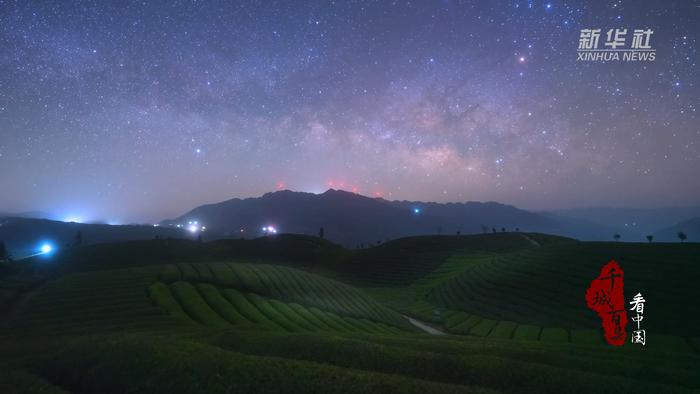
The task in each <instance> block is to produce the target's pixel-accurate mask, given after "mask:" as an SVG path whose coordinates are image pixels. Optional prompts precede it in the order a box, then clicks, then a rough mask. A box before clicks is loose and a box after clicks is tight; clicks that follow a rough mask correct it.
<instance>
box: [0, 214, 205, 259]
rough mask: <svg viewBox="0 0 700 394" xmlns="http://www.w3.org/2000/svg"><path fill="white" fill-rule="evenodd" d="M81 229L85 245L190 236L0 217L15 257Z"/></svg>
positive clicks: (61, 242)
mask: <svg viewBox="0 0 700 394" xmlns="http://www.w3.org/2000/svg"><path fill="white" fill-rule="evenodd" d="M78 231H80V232H81V233H82V239H83V244H84V245H90V244H96V243H103V242H120V241H130V240H138V239H153V238H155V237H156V236H159V237H169V238H185V237H190V238H191V237H192V236H191V235H189V234H187V233H186V232H185V231H184V230H183V229H179V228H161V227H153V226H138V225H128V226H111V225H108V224H87V223H66V222H59V221H55V220H46V219H28V218H2V219H0V241H3V242H5V244H6V246H7V248H8V249H9V250H10V253H12V255H13V256H14V257H15V258H23V257H26V256H29V255H31V254H34V253H36V252H37V249H38V248H39V245H40V244H41V243H42V242H51V243H52V244H54V245H55V246H57V247H62V246H65V245H69V244H72V243H73V242H74V240H75V236H76V234H77V233H78Z"/></svg>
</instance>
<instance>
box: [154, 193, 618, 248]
mask: <svg viewBox="0 0 700 394" xmlns="http://www.w3.org/2000/svg"><path fill="white" fill-rule="evenodd" d="M193 221H197V222H198V223H199V224H200V225H203V226H206V227H207V229H208V231H209V230H210V231H212V232H213V233H216V234H219V235H221V236H223V237H234V238H238V237H246V238H251V237H257V236H260V235H263V234H264V231H263V227H266V226H274V227H275V229H276V230H277V231H280V232H285V233H297V234H308V235H318V233H319V229H320V228H321V227H323V228H324V233H325V237H326V238H327V239H329V240H332V241H334V242H337V243H340V244H342V245H343V246H346V247H350V248H354V247H357V246H368V245H370V244H376V243H378V242H384V241H386V240H389V239H395V238H401V237H407V236H413V235H428V234H456V233H457V232H460V233H462V234H475V233H481V232H484V231H487V232H492V231H493V230H494V229H495V230H496V231H498V232H501V231H502V229H505V230H506V231H514V230H515V229H516V228H517V229H519V230H520V231H528V232H541V233H551V234H558V235H564V236H570V237H575V238H580V239H610V237H611V236H612V233H611V232H610V231H609V230H608V229H607V228H605V227H603V226H598V225H595V224H590V223H585V222H582V221H579V220H576V219H569V218H559V217H553V216H548V215H542V214H537V213H533V212H529V211H526V210H522V209H518V208H516V207H513V206H511V205H504V204H499V203H496V202H466V203H447V204H440V203H423V202H417V201H387V200H384V199H379V198H369V197H365V196H362V195H359V194H355V193H349V192H345V191H340V190H333V189H330V190H328V191H326V192H325V193H322V194H312V193H302V192H292V191H288V190H285V191H279V192H274V193H267V194H265V195H263V196H262V197H258V198H246V199H238V198H236V199H231V200H227V201H223V202H220V203H216V204H209V205H203V206H200V207H197V208H195V209H193V210H191V211H189V212H187V213H186V214H184V215H182V216H180V217H178V218H175V219H172V220H166V221H163V222H161V225H162V226H164V227H174V226H177V225H181V226H187V225H188V223H189V222H193Z"/></svg>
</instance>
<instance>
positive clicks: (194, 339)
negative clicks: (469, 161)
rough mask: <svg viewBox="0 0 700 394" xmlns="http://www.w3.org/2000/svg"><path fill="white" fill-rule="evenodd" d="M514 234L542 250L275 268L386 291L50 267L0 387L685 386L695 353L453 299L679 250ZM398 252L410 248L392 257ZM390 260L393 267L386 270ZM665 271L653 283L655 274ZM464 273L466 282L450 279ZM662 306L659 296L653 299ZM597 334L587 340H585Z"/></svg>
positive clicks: (290, 280)
mask: <svg viewBox="0 0 700 394" xmlns="http://www.w3.org/2000/svg"><path fill="white" fill-rule="evenodd" d="M528 237H529V238H530V239H534V240H536V241H537V242H538V243H540V244H542V245H543V246H542V247H535V246H534V245H533V244H532V243H531V242H530V240H528V239H526V238H524V237H523V236H522V235H521V234H494V235H483V236H477V237H467V236H464V237H426V239H411V240H400V242H399V241H397V242H395V243H391V242H390V243H387V244H385V245H383V246H380V247H375V248H371V249H369V250H366V251H363V252H362V253H363V254H364V258H363V259H366V260H362V259H360V260H358V259H359V257H358V256H359V254H358V255H355V256H354V257H353V259H355V260H349V261H355V263H357V261H369V262H372V264H369V263H362V264H357V265H353V266H348V267H343V268H340V269H338V264H339V263H340V262H341V260H333V261H330V262H325V263H323V264H319V263H315V264H312V265H304V264H300V263H294V262H292V263H287V265H295V266H297V267H302V268H305V269H307V270H311V271H314V272H326V273H330V275H331V276H333V277H335V278H341V279H343V280H348V281H351V282H353V283H359V284H364V285H365V286H367V285H377V284H381V285H382V286H385V287H383V288H368V289H365V291H359V290H357V289H356V288H353V287H351V286H347V285H344V284H342V283H340V282H337V281H333V280H329V279H327V278H323V277H320V276H317V275H310V274H308V273H306V272H302V271H299V270H296V269H290V268H289V267H280V266H272V265H267V264H254V265H251V264H241V263H235V264H232V263H185V262H181V263H179V264H160V265H157V266H144V264H143V263H142V262H133V261H130V262H129V263H128V265H129V266H132V267H134V268H131V269H119V270H111V271H95V272H84V273H75V274H70V275H63V276H62V277H60V278H59V279H57V280H55V281H51V282H49V283H47V284H46V286H45V287H44V288H43V289H42V291H41V292H39V293H37V294H36V295H35V296H34V297H32V298H31V299H29V300H28V301H27V302H26V303H25V304H24V305H22V308H21V309H20V310H19V311H18V312H17V313H15V314H14V315H13V316H12V319H11V321H10V326H9V328H8V327H4V328H2V327H1V326H0V342H2V343H0V346H2V348H3V349H4V356H3V357H2V359H1V360H0V367H1V368H2V370H3V372H2V377H3V379H0V381H2V382H3V383H2V384H0V389H2V388H3V384H4V385H5V387H13V386H12V385H13V384H17V385H18V386H20V385H21V387H23V388H25V391H26V392H57V393H60V392H84V393H92V392H100V393H102V392H124V391H131V392H173V393H177V392H195V391H200V392H201V391H207V392H228V391H230V390H233V391H247V390H250V389H251V388H252V387H255V388H256V389H257V390H259V391H265V392H276V391H283V392H302V391H303V392H308V391H318V392H333V391H342V392H347V391H363V392H411V391H421V392H442V391H448V392H451V391H454V392H479V391H483V390H495V391H501V392H543V391H547V392H591V391H603V390H607V391H610V392H632V391H633V392H684V391H685V389H684V388H695V389H700V375H699V374H698V372H697V370H696V369H695V368H693V367H694V366H695V365H697V363H698V361H700V356H698V355H697V354H696V353H693V352H685V353H677V352H675V351H674V350H678V349H675V348H672V347H668V346H664V347H661V348H658V349H657V350H654V349H653V347H651V346H650V347H648V348H647V349H644V350H645V351H643V352H641V351H639V350H640V349H639V348H634V349H610V348H608V347H605V346H600V345H599V343H600V341H599V340H600V335H599V333H597V331H596V330H592V329H591V330H571V331H569V330H564V329H563V327H557V326H556V325H555V324H548V323H549V322H550V321H549V320H544V319H552V318H553V317H552V315H557V313H558V311H559V308H562V307H561V302H558V301H555V300H551V302H550V303H547V302H545V301H547V300H544V299H540V304H542V305H539V308H540V309H538V311H540V313H541V315H528V316H540V319H541V320H532V321H530V324H523V323H524V321H521V320H518V319H515V318H514V317H515V314H510V315H508V314H507V312H508V311H509V309H508V308H505V307H503V305H499V303H498V302H497V301H494V300H493V299H495V298H496V299H497V298H498V297H490V298H491V299H490V300H488V301H489V302H488V303H487V302H481V303H474V304H471V303H465V301H464V300H465V299H466V300H471V299H475V300H477V298H476V297H478V296H488V295H489V294H491V295H493V294H499V295H500V294H502V293H503V294H505V295H504V297H507V294H508V293H507V292H505V291H504V289H509V288H510V287H511V286H513V285H515V284H518V282H517V281H513V280H512V276H509V275H507V274H509V273H511V272H516V273H518V274H519V275H523V276H524V274H522V272H521V271H523V270H525V271H526V268H528V267H530V269H531V270H535V271H536V272H538V273H540V272H548V273H551V275H555V274H556V273H557V272H558V271H557V269H559V268H561V267H559V266H557V265H556V262H559V261H562V256H566V258H568V259H573V258H576V256H580V261H579V263H578V265H577V266H581V267H583V266H584V265H586V264H588V266H590V267H593V268H595V267H597V268H599V266H600V265H602V263H600V264H598V262H595V263H589V262H588V259H593V258H597V257H596V256H599V255H601V256H602V255H606V254H611V253H612V254H613V255H614V256H615V257H617V258H620V261H621V263H622V266H623V269H625V270H626V273H627V275H628V278H629V282H628V283H630V284H628V286H632V285H639V286H641V285H646V287H647V288H648V287H649V283H651V284H652V285H653V284H654V283H656V282H653V281H650V282H644V280H640V278H642V279H644V278H653V273H654V272H656V271H655V270H651V269H649V270H641V269H639V270H638V269H637V268H638V267H649V265H648V263H647V260H648V259H652V260H653V259H659V258H660V257H663V259H665V260H666V261H668V262H669V263H668V264H670V265H669V267H677V266H678V265H679V264H680V265H681V266H682V267H683V268H684V269H685V270H686V273H687V272H696V271H697V268H696V267H697V265H695V266H690V265H688V264H690V263H688V261H691V262H692V261H693V259H692V258H691V259H690V260H688V258H687V255H688V254H689V253H691V255H692V253H694V252H695V250H694V249H693V250H690V249H689V250H685V249H682V250H681V249H678V248H669V249H668V250H660V249H659V250H656V249H655V250H643V251H642V252H641V253H635V252H634V251H635V250H638V248H637V249H635V248H636V246H634V247H630V248H626V247H625V246H624V245H623V244H612V245H611V244H588V243H576V242H573V243H572V242H571V241H568V240H566V239H561V238H558V237H548V236H544V235H537V234H528ZM205 245H206V244H205ZM652 246H656V245H652ZM582 248H583V249H582ZM586 248H592V249H591V250H590V251H589V250H587V249H586ZM436 251H437V252H436ZM130 253H133V251H132V252H130ZM567 253H568V254H567ZM411 254H417V255H421V256H423V257H421V258H415V259H409V260H401V256H407V255H411ZM551 254H553V256H552V255H551ZM676 254H678V255H676ZM697 255H698V254H695V256H697ZM392 256H399V258H394V257H392ZM429 256H432V257H429ZM514 256H517V257H516V258H514ZM684 256H685V257H684ZM496 257H497V258H496ZM401 261H403V264H404V265H405V267H404V268H403V269H401V270H396V269H395V268H396V266H397V265H398V264H400V263H401ZM426 262H427V263H426ZM497 262H498V263H497ZM547 262H549V264H550V266H547ZM114 264H116V262H115V263H114ZM498 264H501V266H498ZM644 264H647V265H644ZM683 264H686V265H683ZM491 265H494V266H491ZM504 265H505V266H504ZM551 265H554V266H553V267H552V266H551ZM319 266H320V268H319ZM511 266H512V268H513V269H510V268H509V267H511ZM92 267H95V265H92ZM387 267H394V268H391V269H390V268H387ZM487 267H490V268H487ZM496 267H500V270H499V269H496ZM581 270H583V268H581ZM694 270H695V271H694ZM571 271H572V270H571V267H568V268H566V269H563V268H562V269H561V270H560V272H564V273H565V274H561V273H560V274H559V275H565V276H566V279H567V280H562V281H558V282H557V281H554V282H548V281H545V280H543V281H542V282H537V286H536V287H534V288H536V289H538V290H539V289H540V288H542V292H543V293H547V292H549V291H550V290H551V289H550V288H547V286H546V284H547V283H555V284H558V286H559V288H558V289H557V290H558V291H561V292H562V294H566V291H569V292H570V294H572V295H575V296H576V297H582V294H583V290H584V289H585V286H584V288H582V289H577V291H573V290H571V289H569V290H567V289H568V288H573V287H575V286H577V285H578V283H576V282H572V281H571V280H570V279H571V278H574V277H576V274H575V273H573V274H572V273H571ZM391 272H395V274H391ZM640 272H643V273H645V275H647V276H644V277H642V276H640V275H641V274H640ZM595 274H597V272H595V273H593V274H592V275H590V276H591V277H590V278H588V279H587V280H590V279H592V277H593V276H595ZM585 275H588V273H585ZM664 275H666V277H668V273H666V272H665V271H664ZM582 276H584V274H582ZM382 277H383V279H381V278H382ZM377 278H380V279H381V280H379V281H378V280H377ZM484 278H486V279H487V280H485V279H484ZM516 278H520V276H517V277H516ZM526 278H527V277H526ZM477 279H478V281H477ZM677 279H678V280H675V281H673V282H670V283H665V284H664V286H671V284H672V285H673V286H678V285H679V284H680V285H682V284H683V281H682V280H683V278H677ZM528 280H532V279H528ZM470 281H475V286H472V287H467V286H460V284H462V285H464V284H468V283H471V282H470ZM499 281H504V283H499ZM522 283H523V285H522V286H524V287H521V288H520V289H521V290H523V289H527V290H531V289H532V288H533V286H529V287H528V286H527V280H526V281H524V282H522ZM533 283H535V281H533ZM476 284H478V285H479V286H486V285H487V287H485V288H482V287H478V286H476ZM488 286H490V287H488ZM652 287H653V286H652ZM514 288H517V287H514ZM628 288H629V287H628ZM680 289H681V291H683V292H687V293H686V294H692V292H691V291H690V290H687V289H684V288H683V287H681V288H680ZM565 290H566V291H565ZM467 291H473V292H472V293H468V292H467ZM642 292H643V293H644V294H645V295H646V294H647V291H646V290H642ZM367 293H369V294H371V295H373V296H374V298H373V297H368V296H367V295H366V294H367ZM579 293H580V294H579ZM648 293H649V294H650V295H649V296H648V299H649V300H651V299H652V296H651V294H653V295H654V297H656V292H655V291H653V290H650V291H648ZM438 294H439V296H438ZM547 294H548V293H547ZM375 299H379V300H381V301H382V303H383V304H384V305H389V306H391V307H392V308H395V309H398V310H400V311H402V312H408V313H411V314H413V315H416V316H420V317H423V318H424V319H426V320H430V319H432V318H433V317H434V316H433V312H434V310H435V309H438V310H440V311H441V313H440V315H439V316H438V320H439V321H440V324H443V325H444V326H446V327H447V328H448V329H449V330H450V331H452V332H455V333H462V334H469V336H449V337H442V338H438V337H431V336H427V335H417V334H409V333H408V331H406V330H408V329H410V327H406V326H405V322H404V321H403V320H401V319H400V317H398V315H397V314H396V313H395V312H393V311H391V310H389V309H387V308H386V307H384V306H382V305H380V304H378V303H377V302H376V301H375ZM654 299H656V298H654ZM668 299H669V298H663V297H661V298H659V300H660V301H659V302H662V303H664V304H665V303H666V302H667V301H668ZM484 301H486V300H484ZM511 301H513V300H511ZM526 301H527V299H525V301H523V302H526ZM474 306H479V307H480V308H483V309H478V310H477V309H475V308H474ZM486 306H488V308H486ZM450 308H452V309H450ZM584 308H585V306H584ZM513 309H514V310H516V311H517V308H513ZM460 310H461V311H460ZM584 310H585V309H584ZM477 312H478V313H477ZM511 312H512V311H511ZM655 313H659V315H658V316H660V317H665V315H664V314H663V313H662V312H658V310H657V312H655ZM557 318H558V317H557V316H555V317H554V318H553V319H557ZM650 320H651V314H650ZM555 321H556V320H555ZM594 321H595V320H594ZM545 322H547V323H545ZM650 327H652V326H650ZM654 329H659V330H661V329H662V326H656V327H654ZM124 332H127V333H129V334H128V335H122V333H124ZM86 334H90V336H86ZM92 335H98V336H97V337H94V338H93V337H92ZM153 335H157V336H156V337H154V336H153ZM475 335H482V336H487V337H483V338H482V337H477V336H475ZM650 335H651V334H650ZM657 335H659V334H656V333H655V336H654V339H655V340H657V339H658V337H657ZM52 338H60V339H58V340H53V339H52ZM83 338H84V339H83ZM505 338H510V339H505ZM512 338H516V339H522V341H521V340H513V339H512ZM596 339H597V340H598V342H597V345H593V346H591V344H596ZM560 340H563V342H562V343H557V341H560ZM570 341H571V342H575V343H569V342H570ZM577 343H578V344H580V345H578V344H577ZM627 348H629V346H628V347H627ZM37 355H41V356H37ZM599 384H600V385H602V386H597V385H599ZM109 390H112V391H109ZM159 390H161V391H159ZM4 391H5V392H6V391H7V390H4Z"/></svg>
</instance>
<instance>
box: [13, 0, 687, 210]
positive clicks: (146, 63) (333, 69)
mask: <svg viewBox="0 0 700 394" xmlns="http://www.w3.org/2000/svg"><path fill="white" fill-rule="evenodd" d="M52 3H55V4H52ZM70 3H71V2H68V1H65V2H46V1H41V2H32V1H16V2H10V1H0V211H4V212H7V211H10V212H21V211H28V210H42V211H47V212H49V213H51V214H52V215H54V216H55V217H57V218H75V219H80V220H84V221H87V220H104V221H110V222H115V223H117V222H125V221H147V220H155V219H162V218H164V217H168V216H175V215H178V214H181V213H183V212H184V211H186V210H189V209H190V208H193V207H195V206H197V205H201V204H203V203H209V202H217V201H221V200H225V199H229V198H233V197H251V196H259V195H261V194H263V193H265V192H269V191H274V190H277V189H290V190H299V191H310V192H322V191H324V190H325V189H327V188H329V187H333V188H339V189H345V190H349V191H357V192H359V193H361V194H364V195H368V196H382V197H384V198H387V199H409V200H430V201H440V202H446V201H469V200H472V201H491V200H492V201H499V202H503V203H509V204H514V205H516V206H518V207H522V208H526V209H554V208H566V207H584V206H625V207H654V206H685V205H692V204H696V203H697V202H698V201H700V122H699V121H698V113H697V108H698V105H700V103H699V101H700V86H698V83H699V80H698V67H697V61H698V56H697V55H698V54H697V40H698V32H699V31H700V8H698V6H697V3H695V2H693V1H678V2H673V1H658V2H644V1H638V0H634V1H625V2H623V1H619V2H611V1H601V2H595V3H590V5H582V4H580V3H581V2H573V1H570V2H562V1H554V0H553V1H550V2H541V1H509V2H505V1H504V2H490V3H489V2H486V1H473V2H467V1H464V2H460V1H424V2H422V1H412V2H404V1H396V2H392V1H376V2H356V1H337V2H313V3H311V2H302V1H290V2H269V1H261V2H239V1H227V2H220V3H219V2H205V1H187V2H185V1H167V2H166V1H163V2H149V1H140V2H127V1H118V2H113V3H114V4H109V2H106V1H99V2H75V4H70ZM585 28H600V29H602V30H603V31H606V30H607V29H610V28H628V29H629V31H630V34H629V35H628V39H630V38H631V30H633V29H647V28H650V29H652V30H653V31H654V34H653V35H652V36H651V46H652V47H653V48H654V49H656V50H657V52H656V61H654V62H606V63H602V62H580V61H579V62H577V60H576V50H577V47H578V44H579V35H580V30H581V29H585ZM603 39H604V37H603V35H601V43H602V41H603ZM628 45H629V44H628Z"/></svg>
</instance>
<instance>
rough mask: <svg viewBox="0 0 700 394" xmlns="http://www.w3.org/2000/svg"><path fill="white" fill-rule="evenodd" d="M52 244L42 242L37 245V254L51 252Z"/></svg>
mask: <svg viewBox="0 0 700 394" xmlns="http://www.w3.org/2000/svg"><path fill="white" fill-rule="evenodd" d="M53 250H54V249H53V245H52V244H50V243H49V242H44V243H43V244H41V245H40V246H39V253H38V254H50V253H51V252H53Z"/></svg>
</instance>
